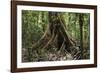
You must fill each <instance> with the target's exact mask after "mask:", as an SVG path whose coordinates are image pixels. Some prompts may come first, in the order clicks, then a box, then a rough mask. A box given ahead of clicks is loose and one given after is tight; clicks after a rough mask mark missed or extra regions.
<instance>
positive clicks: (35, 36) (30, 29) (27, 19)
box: [22, 10, 48, 48]
mask: <svg viewBox="0 0 100 73" xmlns="http://www.w3.org/2000/svg"><path fill="white" fill-rule="evenodd" d="M47 24H48V20H47V12H41V11H31V10H23V11H22V46H23V48H29V47H31V46H32V44H34V43H35V42H36V41H38V40H39V39H40V37H41V36H42V35H43V33H44V30H45V28H46V26H47Z"/></svg>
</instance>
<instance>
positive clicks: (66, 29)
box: [22, 10, 90, 62]
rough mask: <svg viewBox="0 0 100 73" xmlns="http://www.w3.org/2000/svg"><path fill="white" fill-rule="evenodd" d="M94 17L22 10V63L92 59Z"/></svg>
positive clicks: (80, 14) (87, 14) (85, 14)
mask: <svg viewBox="0 0 100 73" xmlns="http://www.w3.org/2000/svg"><path fill="white" fill-rule="evenodd" d="M89 26H90V14H89V13H72V12H52V11H49V12H48V11H33V10H22V62H39V61H61V60H81V59H89V58H90V46H89V44H90V41H89V39H90V36H89V34H90V30H89Z"/></svg>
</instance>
